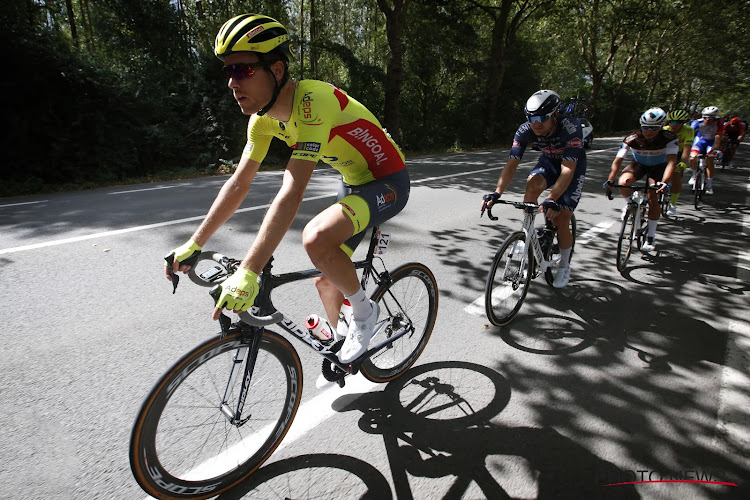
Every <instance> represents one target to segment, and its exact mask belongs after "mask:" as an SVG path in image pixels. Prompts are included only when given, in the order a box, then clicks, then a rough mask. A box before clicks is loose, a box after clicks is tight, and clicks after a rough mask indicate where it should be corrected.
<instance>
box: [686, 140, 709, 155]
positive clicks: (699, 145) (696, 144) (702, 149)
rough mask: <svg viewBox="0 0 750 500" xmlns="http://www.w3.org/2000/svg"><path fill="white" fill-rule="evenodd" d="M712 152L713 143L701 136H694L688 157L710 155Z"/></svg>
mask: <svg viewBox="0 0 750 500" xmlns="http://www.w3.org/2000/svg"><path fill="white" fill-rule="evenodd" d="M713 150H714V141H713V139H711V141H707V140H706V139H705V138H703V137H701V136H695V140H694V141H693V146H692V147H691V148H690V156H696V155H699V154H702V153H705V154H710V153H711V152H712V151H713Z"/></svg>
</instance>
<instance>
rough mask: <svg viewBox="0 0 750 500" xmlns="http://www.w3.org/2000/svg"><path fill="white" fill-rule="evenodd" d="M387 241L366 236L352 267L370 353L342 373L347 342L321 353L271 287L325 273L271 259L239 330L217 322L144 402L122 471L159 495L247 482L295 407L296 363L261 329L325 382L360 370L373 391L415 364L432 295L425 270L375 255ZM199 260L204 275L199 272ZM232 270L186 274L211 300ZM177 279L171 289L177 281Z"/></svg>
mask: <svg viewBox="0 0 750 500" xmlns="http://www.w3.org/2000/svg"><path fill="white" fill-rule="evenodd" d="M384 242H385V241H384V238H383V237H382V235H381V233H380V232H379V231H378V228H377V227H376V228H374V229H373V231H372V236H371V238H370V247H369V249H368V252H367V256H366V258H365V259H364V260H362V261H358V262H355V263H354V265H355V268H356V269H358V270H361V271H362V275H361V284H362V288H363V289H365V290H367V286H368V283H369V282H370V280H372V282H373V283H372V284H373V287H374V290H373V291H372V293H371V295H370V297H371V299H372V300H373V301H375V302H377V303H378V304H379V306H380V315H379V317H378V322H377V323H376V326H375V333H374V335H373V338H372V341H371V342H370V346H371V347H370V348H369V349H368V350H367V352H365V353H364V354H362V355H361V356H360V357H359V358H357V359H356V360H354V361H353V362H352V363H350V364H343V363H341V362H340V361H339V360H338V358H337V356H336V353H337V352H338V350H339V349H340V348H341V345H342V344H343V340H339V341H337V342H334V343H331V344H324V343H323V342H321V341H320V340H318V339H317V338H316V337H315V336H313V335H312V334H311V332H310V331H309V330H307V329H306V328H304V327H300V326H299V325H298V324H297V323H295V322H294V321H293V320H292V319H289V317H288V316H286V315H285V314H284V313H282V312H280V311H279V310H277V309H276V307H275V306H274V305H273V302H272V301H271V292H272V290H273V289H275V288H277V287H279V286H282V285H286V284H290V283H294V282H298V281H301V280H306V279H310V278H314V277H317V276H321V275H322V273H321V272H320V271H319V270H317V269H308V270H304V271H297V272H290V273H285V274H279V275H275V274H273V273H272V260H273V259H271V261H269V263H268V264H267V265H266V266H265V267H264V268H263V271H262V273H261V281H260V291H259V293H258V297H257V299H256V301H255V306H254V307H253V308H251V310H250V311H248V312H245V313H240V314H239V321H237V322H235V323H232V322H231V320H230V318H229V317H228V316H225V315H224V314H222V315H221V318H220V320H219V321H220V325H221V333H220V334H219V335H217V336H216V337H214V338H211V339H208V340H206V341H205V342H203V343H202V344H200V345H199V346H197V347H196V348H194V349H193V350H192V351H190V352H188V353H187V354H185V355H184V356H183V357H182V358H181V359H180V360H179V361H177V362H176V363H175V364H174V365H173V366H172V367H171V368H170V369H169V370H168V371H167V372H166V373H165V374H164V375H163V376H162V378H161V379H160V380H159V381H158V382H157V383H156V385H155V386H154V387H153V389H152V390H151V392H150V393H149V395H148V396H147V397H146V399H145V401H144V402H143V404H142V406H141V408H140V411H139V412H138V416H137V418H136V421H135V423H134V425H133V430H132V433H131V440H130V465H131V469H132V471H133V475H134V476H135V479H136V481H137V482H138V484H139V485H140V486H141V487H142V488H143V490H144V491H146V492H147V493H148V494H150V495H152V496H155V497H157V498H198V499H202V498H209V497H212V496H216V495H218V494H220V493H221V492H223V491H226V490H228V489H230V488H232V487H233V486H236V485H237V484H239V483H241V482H242V481H244V480H245V479H246V478H248V477H249V476H250V475H251V474H252V473H253V472H255V471H256V470H257V469H258V468H259V467H260V466H261V465H262V464H263V462H265V461H266V460H267V459H268V458H269V457H270V456H271V454H272V453H273V452H274V450H275V449H276V448H277V447H278V446H279V444H280V443H281V441H282V440H283V439H284V436H285V435H286V433H287V431H288V430H289V427H290V426H291V424H292V421H293V420H294V417H295V415H296V413H297V409H298V408H299V404H300V400H301V397H302V365H301V362H300V358H299V355H298V353H297V351H296V350H295V348H294V347H293V346H292V344H291V342H289V340H287V339H286V338H285V337H284V336H282V335H281V334H279V333H276V332H274V331H271V330H269V329H268V328H267V327H270V326H272V325H273V326H276V327H278V328H279V329H281V330H283V331H285V332H287V333H288V334H290V335H291V337H292V338H295V339H297V340H299V341H301V342H302V343H303V344H305V345H307V346H308V347H310V348H311V349H312V350H313V351H314V352H316V353H317V354H319V355H320V356H322V357H323V358H324V361H323V375H324V377H325V378H326V379H327V380H329V381H331V382H337V383H338V384H339V385H340V386H341V387H343V386H344V383H345V379H346V377H347V376H349V375H353V374H356V373H358V372H361V373H362V375H364V377H365V378H367V379H368V380H371V381H372V382H376V383H384V382H388V381H391V380H394V379H396V378H398V377H399V376H401V375H403V374H404V373H405V372H406V371H407V370H408V369H409V367H411V366H412V365H413V364H414V362H415V361H416V360H417V358H418V357H419V355H420V354H421V353H422V351H423V349H424V347H425V345H426V344H427V342H428V340H429V338H430V335H431V333H432V329H433V327H434V324H435V319H436V316H437V310H438V287H437V283H436V281H435V278H434V276H433V274H432V272H431V271H430V270H429V269H428V268H427V267H426V266H425V265H423V264H420V263H415V262H411V263H407V264H403V265H401V266H399V267H397V268H395V269H393V270H392V271H389V270H387V269H386V267H385V264H384V263H383V260H382V258H381V257H380V253H378V252H381V253H382V249H383V248H384V245H383V243H384ZM170 257H172V256H170ZM205 262H209V263H210V265H211V267H209V268H208V269H206V270H203V271H201V269H200V268H201V267H205ZM201 263H203V264H201ZM376 263H377V266H376ZM239 264H240V261H239V260H235V259H231V258H228V257H225V256H223V255H221V254H219V253H216V252H202V253H201V254H200V256H199V259H198V261H197V262H196V263H195V265H194V266H193V268H192V269H191V271H190V273H189V275H188V276H189V277H190V279H191V280H192V281H193V282H195V283H197V284H199V285H201V286H211V287H213V288H212V290H211V293H212V296H214V299H216V298H217V297H218V293H217V292H220V290H219V287H218V286H216V285H217V284H218V283H221V282H222V281H224V280H225V279H226V278H227V277H229V276H230V275H231V274H232V273H233V272H234V271H235V270H236V269H237V267H238V266H239ZM376 267H377V268H378V269H376ZM170 269H171V267H170ZM174 278H177V279H174ZM173 280H174V281H173V285H174V287H175V289H176V287H177V282H178V281H179V277H178V276H177V275H173Z"/></svg>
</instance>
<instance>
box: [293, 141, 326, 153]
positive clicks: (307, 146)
mask: <svg viewBox="0 0 750 500" xmlns="http://www.w3.org/2000/svg"><path fill="white" fill-rule="evenodd" d="M294 149H296V150H297V151H312V152H313V153H319V152H320V143H319V142H298V143H297V144H295V145H294Z"/></svg>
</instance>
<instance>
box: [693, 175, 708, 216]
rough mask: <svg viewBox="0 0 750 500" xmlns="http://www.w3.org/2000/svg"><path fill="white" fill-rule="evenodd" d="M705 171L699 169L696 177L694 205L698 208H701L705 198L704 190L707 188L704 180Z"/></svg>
mask: <svg viewBox="0 0 750 500" xmlns="http://www.w3.org/2000/svg"><path fill="white" fill-rule="evenodd" d="M703 176H704V174H703V172H702V171H701V169H700V168H699V169H698V174H697V175H696V177H695V184H694V185H693V206H694V207H695V209H696V210H700V208H699V205H700V202H701V200H702V199H703V191H704V190H705V182H704V180H703Z"/></svg>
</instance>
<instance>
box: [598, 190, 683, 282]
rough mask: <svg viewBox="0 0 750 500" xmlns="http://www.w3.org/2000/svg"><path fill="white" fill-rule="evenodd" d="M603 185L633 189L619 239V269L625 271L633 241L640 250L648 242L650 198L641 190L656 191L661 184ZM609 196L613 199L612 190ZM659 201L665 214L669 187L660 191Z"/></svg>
mask: <svg viewBox="0 0 750 500" xmlns="http://www.w3.org/2000/svg"><path fill="white" fill-rule="evenodd" d="M603 187H604V188H605V189H607V187H610V188H627V189H631V190H632V191H633V192H632V193H631V195H630V197H629V198H628V202H627V205H626V207H625V210H624V212H623V216H622V226H621V227H620V236H619V238H618V239H617V270H618V271H620V272H623V271H624V270H625V266H626V264H627V263H628V259H629V258H630V253H631V251H632V248H633V243H635V245H636V246H637V248H638V250H640V249H641V247H642V246H643V244H644V243H645V242H646V234H647V233H648V198H647V197H646V196H643V195H642V194H641V192H646V191H647V190H654V191H656V190H658V189H659V186H658V185H656V184H652V185H650V186H646V185H635V184H631V185H628V184H611V185H608V184H607V183H606V182H605V183H604V185H603ZM607 198H609V199H610V200H612V199H613V198H612V192H611V191H608V192H607ZM658 202H659V206H660V210H661V213H662V215H665V214H666V211H667V208H669V188H668V187H667V189H666V190H665V191H664V192H662V193H659V200H658ZM665 216H666V215H665Z"/></svg>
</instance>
